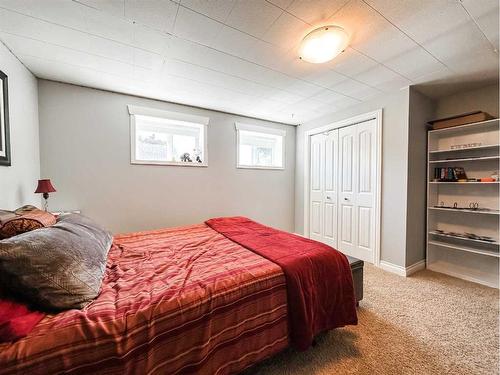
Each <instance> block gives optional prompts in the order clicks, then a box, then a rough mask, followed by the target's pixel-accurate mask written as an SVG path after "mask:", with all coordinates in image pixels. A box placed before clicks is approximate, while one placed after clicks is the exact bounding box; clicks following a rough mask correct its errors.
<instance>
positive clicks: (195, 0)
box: [180, 0, 235, 22]
mask: <svg viewBox="0 0 500 375" xmlns="http://www.w3.org/2000/svg"><path fill="white" fill-rule="evenodd" d="M234 2H235V0H210V1H207V0H181V3H180V4H181V6H184V7H186V8H189V9H191V10H194V11H196V12H198V13H202V14H204V15H205V16H207V17H210V18H213V19H215V20H217V21H220V22H224V21H226V19H227V17H228V16H229V13H231V10H232V9H233V6H234Z"/></svg>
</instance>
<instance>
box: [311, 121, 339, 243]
mask: <svg viewBox="0 0 500 375" xmlns="http://www.w3.org/2000/svg"><path fill="white" fill-rule="evenodd" d="M337 159H338V131H337V130H333V131H330V132H329V133H328V134H317V135H314V136H312V137H311V176H310V198H311V199H310V207H309V214H310V219H309V223H310V231H309V232H310V233H309V235H310V237H311V238H312V239H314V240H316V241H321V242H324V243H326V244H328V245H330V246H334V247H336V246H337V216H338V214H337V169H338V166H337V164H338V163H337Z"/></svg>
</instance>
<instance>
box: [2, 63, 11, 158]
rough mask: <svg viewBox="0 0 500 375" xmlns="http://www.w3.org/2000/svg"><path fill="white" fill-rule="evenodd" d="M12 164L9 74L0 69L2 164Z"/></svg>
mask: <svg viewBox="0 0 500 375" xmlns="http://www.w3.org/2000/svg"><path fill="white" fill-rule="evenodd" d="M10 164H11V161H10V138H9V90H8V85H7V75H6V74H5V73H4V72H2V71H1V70H0V165H4V166H10Z"/></svg>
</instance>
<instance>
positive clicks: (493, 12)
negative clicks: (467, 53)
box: [461, 0, 500, 50]
mask: <svg viewBox="0 0 500 375" xmlns="http://www.w3.org/2000/svg"><path fill="white" fill-rule="evenodd" d="M461 3H462V5H463V6H464V7H465V9H466V10H467V11H468V12H469V13H470V15H471V16H472V18H473V19H474V20H475V21H476V22H477V24H478V26H479V27H480V29H481V31H482V32H483V33H484V34H485V35H486V37H487V38H488V40H489V41H490V42H491V43H492V44H493V45H494V46H495V47H496V49H497V50H498V33H499V27H498V23H499V14H500V11H499V1H498V0H481V1H477V0H461Z"/></svg>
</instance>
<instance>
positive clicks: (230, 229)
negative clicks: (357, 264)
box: [205, 217, 358, 350]
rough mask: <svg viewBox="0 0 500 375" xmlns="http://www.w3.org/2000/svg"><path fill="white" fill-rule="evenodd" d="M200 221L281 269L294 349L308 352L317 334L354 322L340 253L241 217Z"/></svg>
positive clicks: (346, 269) (347, 270)
mask: <svg viewBox="0 0 500 375" xmlns="http://www.w3.org/2000/svg"><path fill="white" fill-rule="evenodd" d="M205 223H206V224H207V225H208V226H210V227H211V228H212V229H214V230H215V231H217V232H219V233H221V234H222V235H224V236H225V237H227V238H229V239H230V240H232V241H234V242H236V243H238V244H240V245H241V246H243V247H245V248H247V249H249V250H251V251H253V252H255V253H257V254H259V255H261V256H263V257H264V258H267V259H269V260H270V261H272V262H274V263H276V264H277V265H279V266H280V267H281V268H282V269H283V272H284V274H285V277H286V282H287V294H288V312H289V322H290V331H291V332H290V335H291V341H292V345H293V346H294V347H295V348H296V349H299V350H305V349H307V348H308V347H309V346H310V345H311V344H312V341H313V339H314V336H315V335H316V334H318V333H320V332H322V331H325V330H329V329H333V328H337V327H342V326H345V325H348V324H357V322H358V319H357V316H356V299H355V295H354V287H353V283H352V274H351V268H350V266H349V262H348V261H347V258H346V256H345V255H344V254H342V253H340V252H338V251H337V250H335V249H333V248H331V247H330V246H327V245H325V244H322V243H320V242H316V241H313V240H309V239H307V238H303V237H300V236H296V235H293V234H290V233H287V232H283V231H280V230H277V229H273V228H270V227H266V226H264V225H262V224H259V223H256V222H254V221H252V220H250V219H247V218H245V217H227V218H215V219H210V220H208V221H206V222H205Z"/></svg>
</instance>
